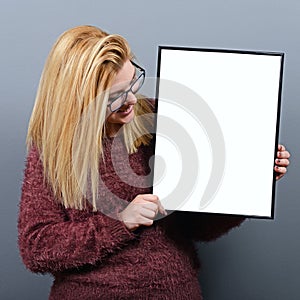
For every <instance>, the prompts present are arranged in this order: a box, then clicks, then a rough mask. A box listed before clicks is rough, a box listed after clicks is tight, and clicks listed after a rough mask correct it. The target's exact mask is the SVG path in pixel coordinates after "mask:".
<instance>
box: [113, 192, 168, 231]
mask: <svg viewBox="0 0 300 300" xmlns="http://www.w3.org/2000/svg"><path fill="white" fill-rule="evenodd" d="M158 212H160V213H161V214H163V215H165V216H166V215H167V212H166V211H165V209H164V208H163V206H162V204H161V203H160V201H159V198H158V197H157V196H156V195H152V194H142V195H138V196H136V197H135V198H134V199H133V200H132V201H131V202H130V204H129V205H128V206H127V207H126V208H125V209H124V210H123V211H122V212H121V213H119V219H120V221H122V222H123V223H124V224H125V226H126V227H127V228H128V229H129V230H135V229H137V228H138V227H139V226H140V225H144V226H151V225H152V224H153V220H154V218H155V217H156V215H157V214H158Z"/></svg>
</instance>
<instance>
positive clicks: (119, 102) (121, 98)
mask: <svg viewBox="0 0 300 300" xmlns="http://www.w3.org/2000/svg"><path fill="white" fill-rule="evenodd" d="M131 63H132V64H133V65H134V66H135V68H136V69H137V70H138V71H139V72H140V74H138V75H135V77H136V78H134V81H133V82H132V84H131V85H130V87H129V89H128V90H126V91H124V92H121V94H119V95H118V96H117V97H114V98H109V99H108V105H107V106H108V107H109V109H110V111H111V112H115V111H117V110H118V109H119V108H120V107H122V106H123V104H124V103H125V102H126V100H127V97H128V93H129V92H131V93H132V94H136V93H137V92H138V91H139V90H140V88H141V87H142V85H143V84H144V81H145V74H146V71H145V69H143V68H142V67H140V66H139V65H137V64H136V63H134V62H133V61H131Z"/></svg>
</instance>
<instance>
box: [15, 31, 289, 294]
mask: <svg viewBox="0 0 300 300" xmlns="http://www.w3.org/2000/svg"><path fill="white" fill-rule="evenodd" d="M132 60H133V56H132V54H131V51H130V48H129V46H128V44H127V42H126V41H125V40H124V39H123V38H122V37H121V36H118V35H108V34H106V33H105V32H103V31H101V30H100V29H98V28H95V27H92V26H81V27H76V28H73V29H71V30H68V31H66V32H65V33H64V34H63V35H62V36H61V37H60V38H59V39H58V40H57V42H56V43H55V45H54V47H53V49H52V50H51V52H50V54H49V57H48V60H47V62H46V65H45V68H44V71H43V74H42V77H41V81H40V85H39V89H38V93H37V97H36V102H35V106H34V109H33V112H32V116H31V119H30V124H29V129H28V136H27V143H28V157H27V165H26V170H25V176H24V182H23V187H22V196H21V203H20V214H19V223H18V229H19V247H20V253H21V256H22V258H23V261H24V263H25V265H26V266H27V267H28V268H29V269H30V270H31V271H33V272H41V273H45V272H48V273H51V274H53V276H54V278H55V280H54V283H53V286H52V288H51V293H50V297H49V299H202V297H201V291H200V287H199V283H198V280H197V274H198V268H199V263H198V259H197V255H196V251H195V247H194V244H193V241H194V240H205V241H208V240H213V239H216V238H217V237H219V236H221V235H222V234H224V233H226V232H228V231H229V230H230V229H231V228H233V227H235V226H238V225H239V224H240V223H241V222H242V221H243V220H244V219H243V218H240V217H225V216H207V215H199V214H186V213H179V212H177V213H173V214H171V215H170V216H168V217H166V218H162V216H164V215H166V212H165V210H164V208H163V207H162V205H161V203H160V201H159V199H158V197H157V196H155V195H152V194H151V187H149V184H148V182H147V178H148V177H147V174H149V171H150V170H149V166H148V160H149V157H150V156H151V155H152V150H153V147H152V136H151V134H150V133H147V130H146V129H147V128H148V126H149V124H150V123H151V119H147V118H138V116H142V115H144V116H147V114H148V113H151V112H152V110H153V107H152V104H151V101H150V100H147V99H137V97H136V96H135V93H136V92H137V91H138V90H139V88H140V87H141V85H142V84H143V80H144V76H145V74H144V70H143V69H142V68H140V67H139V66H138V65H136V64H135V63H134V62H133V61H132ZM146 123H148V124H146ZM150 125H151V124H150ZM120 131H121V132H122V134H121V135H118V134H117V133H118V132H120ZM114 157H121V158H122V159H123V158H124V159H125V158H126V159H127V160H128V162H129V164H130V167H131V168H132V169H133V170H134V174H132V172H130V171H129V169H128V168H124V165H123V164H122V163H120V162H117V163H116V164H117V165H115V162H114ZM288 157H289V153H288V152H287V151H286V150H285V149H284V147H283V146H280V149H279V152H278V159H279V160H276V164H277V166H276V167H275V168H276V169H275V171H276V172H277V173H278V174H277V178H278V179H279V177H281V176H283V174H284V173H285V172H286V166H287V165H288V163H289V162H288ZM120 170H121V171H120ZM117 172H118V174H117ZM120 172H121V173H122V172H123V173H122V178H124V177H125V178H126V179H127V180H128V181H127V180H125V181H124V180H121V177H120V176H118V175H119V173H120ZM136 175H139V176H137V178H138V179H137V181H139V180H140V181H141V182H136V183H135V184H134V185H132V184H128V183H129V182H132V179H133V180H135V179H136ZM131 177H132V178H131ZM145 178H146V179H145ZM155 218H160V220H158V221H155V222H154V221H153V220H154V219H155Z"/></svg>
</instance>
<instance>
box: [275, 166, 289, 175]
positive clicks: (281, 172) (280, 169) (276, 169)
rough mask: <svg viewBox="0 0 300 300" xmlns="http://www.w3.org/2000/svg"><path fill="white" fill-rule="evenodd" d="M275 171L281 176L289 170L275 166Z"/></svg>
mask: <svg viewBox="0 0 300 300" xmlns="http://www.w3.org/2000/svg"><path fill="white" fill-rule="evenodd" d="M274 170H275V172H277V173H280V174H285V173H286V171H287V169H286V168H285V167H278V166H275V167H274ZM280 174H278V175H280Z"/></svg>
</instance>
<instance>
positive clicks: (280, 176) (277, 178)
mask: <svg viewBox="0 0 300 300" xmlns="http://www.w3.org/2000/svg"><path fill="white" fill-rule="evenodd" d="M283 176H284V174H280V175H277V176H276V180H279V179H280V178H282V177H283Z"/></svg>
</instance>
